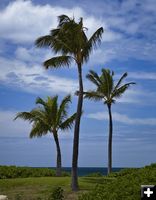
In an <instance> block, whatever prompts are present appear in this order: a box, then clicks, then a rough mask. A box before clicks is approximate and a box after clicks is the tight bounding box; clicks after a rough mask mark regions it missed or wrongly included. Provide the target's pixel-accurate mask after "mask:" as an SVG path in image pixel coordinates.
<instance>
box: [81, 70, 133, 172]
mask: <svg viewBox="0 0 156 200" xmlns="http://www.w3.org/2000/svg"><path fill="white" fill-rule="evenodd" d="M113 76H114V72H113V71H112V72H111V71H110V70H109V69H102V74H101V75H100V76H99V75H98V74H97V73H96V72H95V71H93V70H90V72H89V74H88V75H87V76H86V77H87V79H89V80H90V81H91V82H92V83H93V84H94V85H95V86H96V89H95V90H90V91H87V92H84V94H85V98H89V99H91V100H95V101H99V100H102V101H103V102H104V104H106V105H107V108H108V113H109V138H108V174H109V173H110V172H111V171H112V134H113V120H112V112H111V106H112V104H113V103H115V102H116V100H117V99H118V98H120V97H121V96H122V95H123V93H124V92H125V91H126V90H127V89H128V88H129V86H130V85H132V84H135V83H134V82H129V83H124V84H122V83H123V81H124V79H125V78H126V77H127V73H124V74H123V75H122V76H121V78H120V79H119V80H118V81H117V83H116V84H114V82H115V81H114V77H113Z"/></svg>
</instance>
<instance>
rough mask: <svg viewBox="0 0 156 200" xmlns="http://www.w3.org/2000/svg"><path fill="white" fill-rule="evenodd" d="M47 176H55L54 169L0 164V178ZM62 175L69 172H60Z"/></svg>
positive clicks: (67, 174)
mask: <svg viewBox="0 0 156 200" xmlns="http://www.w3.org/2000/svg"><path fill="white" fill-rule="evenodd" d="M48 176H52V177H54V176H56V171H55V170H54V169H50V168H33V167H16V166H0V179H6V178H27V177H48ZM62 176H70V174H69V173H67V172H62Z"/></svg>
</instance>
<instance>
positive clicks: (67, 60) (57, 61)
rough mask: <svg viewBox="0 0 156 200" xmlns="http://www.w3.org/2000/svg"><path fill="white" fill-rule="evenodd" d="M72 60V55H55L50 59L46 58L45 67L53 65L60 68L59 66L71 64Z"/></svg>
mask: <svg viewBox="0 0 156 200" xmlns="http://www.w3.org/2000/svg"><path fill="white" fill-rule="evenodd" d="M71 61H72V57H71V56H65V55H63V56H57V57H53V58H51V59H49V60H46V61H45V62H44V64H43V65H44V67H45V68H46V69H48V68H49V67H52V68H59V67H62V66H68V67H69V65H70V64H71Z"/></svg>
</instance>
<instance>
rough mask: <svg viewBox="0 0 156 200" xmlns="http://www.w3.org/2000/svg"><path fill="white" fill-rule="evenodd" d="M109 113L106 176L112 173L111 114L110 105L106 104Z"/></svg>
mask: <svg viewBox="0 0 156 200" xmlns="http://www.w3.org/2000/svg"><path fill="white" fill-rule="evenodd" d="M107 106H108V113H109V139H108V172H107V173H108V174H109V173H111V171H112V134H113V122H112V113H111V104H107Z"/></svg>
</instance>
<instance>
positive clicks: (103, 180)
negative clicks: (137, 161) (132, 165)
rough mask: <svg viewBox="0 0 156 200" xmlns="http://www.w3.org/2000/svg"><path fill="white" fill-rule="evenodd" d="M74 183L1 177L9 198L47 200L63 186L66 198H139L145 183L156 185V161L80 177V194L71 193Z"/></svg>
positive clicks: (3, 191) (1, 189)
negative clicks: (135, 167)
mask: <svg viewBox="0 0 156 200" xmlns="http://www.w3.org/2000/svg"><path fill="white" fill-rule="evenodd" d="M70 183H71V178H70V177H34V178H30V177H29V178H15V179H13V178H11V179H0V194H4V195H7V196H8V197H9V200H19V199H20V200H38V199H39V197H40V200H47V198H48V196H49V195H50V194H51V193H52V191H53V189H54V188H55V187H62V188H63V190H64V196H65V198H64V199H65V200H78V199H79V200H139V199H140V186H141V185H150V184H152V185H156V164H153V165H151V166H147V167H144V168H141V169H125V170H122V171H120V172H118V173H112V174H111V175H110V176H103V177H92V176H91V177H80V178H79V185H80V191H79V192H76V193H74V192H71V188H70ZM121 191H122V192H121ZM19 197H21V198H19Z"/></svg>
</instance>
